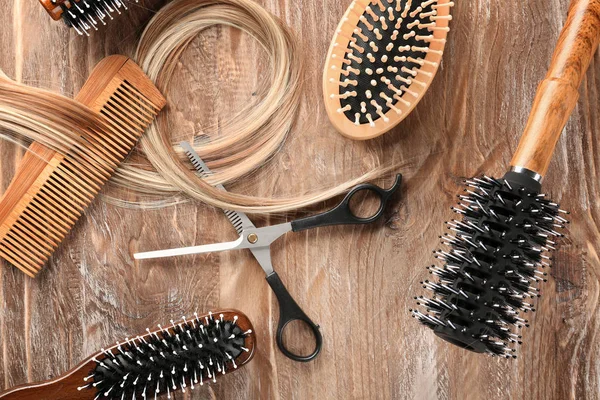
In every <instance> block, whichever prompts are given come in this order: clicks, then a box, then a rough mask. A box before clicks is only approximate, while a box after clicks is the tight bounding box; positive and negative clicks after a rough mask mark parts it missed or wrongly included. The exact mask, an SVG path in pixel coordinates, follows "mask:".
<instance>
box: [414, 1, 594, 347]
mask: <svg viewBox="0 0 600 400" xmlns="http://www.w3.org/2000/svg"><path fill="white" fill-rule="evenodd" d="M599 41H600V0H572V2H571V6H570V8H569V15H568V19H567V22H566V25H565V27H564V28H563V30H562V32H561V34H560V38H559V40H558V44H557V47H556V49H555V51H554V56H553V58H552V63H551V65H550V69H549V71H548V74H547V75H546V78H545V79H544V80H543V81H542V83H541V84H540V86H539V88H538V91H537V94H536V97H535V101H534V103H533V107H532V111H531V114H530V116H529V121H528V122H527V126H526V128H525V132H524V133H523V136H522V138H521V141H520V143H519V146H518V149H517V151H516V153H515V155H514V157H513V159H512V161H511V169H510V171H509V172H508V173H506V174H505V175H504V177H503V178H502V179H494V178H491V177H488V176H483V177H480V178H474V179H472V180H468V181H466V184H467V189H466V190H465V194H464V195H461V196H459V198H460V204H459V207H456V208H453V209H454V211H455V212H456V213H458V214H460V215H462V219H461V220H453V221H450V222H448V223H447V224H448V228H449V229H450V230H451V231H453V232H452V234H445V235H444V236H442V243H443V244H444V245H446V246H448V247H449V249H448V250H437V251H435V252H434V253H435V256H436V258H438V259H440V260H442V262H443V263H444V265H443V266H442V267H438V266H431V267H429V271H430V273H431V274H432V275H435V276H437V278H439V279H438V280H437V281H435V282H433V281H429V280H426V281H424V282H423V286H424V287H425V288H427V289H430V290H432V291H433V293H434V297H433V298H424V297H419V298H417V301H418V304H419V305H420V306H422V307H424V308H425V309H426V312H422V311H419V310H411V312H412V313H413V316H414V317H416V318H417V319H419V320H420V321H421V322H422V323H423V324H425V325H426V326H429V327H430V328H431V329H433V330H434V332H435V333H436V334H437V335H438V336H440V337H442V338H443V339H445V340H447V341H449V342H450V343H453V344H455V345H458V346H461V347H463V348H466V349H469V350H472V351H475V352H480V353H490V354H492V355H499V356H505V357H515V355H514V354H515V352H516V350H515V348H514V345H515V344H520V342H521V340H520V336H519V334H518V332H517V331H518V329H519V328H521V327H523V326H527V325H528V322H527V320H525V319H524V318H523V317H522V315H521V314H522V313H526V312H529V311H534V305H533V303H532V302H531V299H533V298H534V297H538V296H539V291H538V289H537V288H535V287H534V286H535V284H536V283H537V282H540V281H544V280H545V279H544V276H545V275H546V273H544V272H543V271H542V269H543V268H545V267H548V266H549V261H550V260H551V259H550V257H549V253H550V252H551V251H553V250H554V245H555V243H554V242H553V239H554V238H556V237H561V236H563V235H562V234H561V233H559V231H560V228H563V227H564V225H565V224H566V223H567V221H566V220H565V219H564V218H563V217H562V216H561V214H562V213H565V212H564V211H562V210H560V209H559V206H558V204H556V203H554V202H552V201H551V200H549V199H547V198H546V197H545V195H543V194H540V189H541V181H542V177H543V176H544V175H545V173H546V171H547V170H548V165H549V164H550V159H551V157H552V153H553V152H554V148H555V147H556V143H557V142H558V139H559V137H560V134H561V132H562V130H563V128H564V126H565V125H566V123H567V120H568V119H569V116H570V115H571V112H572V111H573V109H574V108H575V106H576V104H577V99H578V97H579V95H578V88H579V86H580V85H581V82H582V80H583V77H584V75H585V72H586V70H587V69H588V66H589V64H590V62H591V59H592V57H593V55H594V53H595V51H596V48H597V47H598V42H599Z"/></svg>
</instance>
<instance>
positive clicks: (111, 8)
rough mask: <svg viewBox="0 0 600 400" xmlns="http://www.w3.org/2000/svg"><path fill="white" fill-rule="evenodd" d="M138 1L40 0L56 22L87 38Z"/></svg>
mask: <svg viewBox="0 0 600 400" xmlns="http://www.w3.org/2000/svg"><path fill="white" fill-rule="evenodd" d="M134 1H135V3H138V2H139V0H40V3H42V5H43V6H44V8H45V9H46V11H48V14H50V16H51V17H52V19H54V20H55V21H58V20H59V19H61V18H62V19H63V20H64V21H65V23H66V24H67V25H68V26H70V27H72V28H73V29H75V31H76V32H77V33H78V34H79V35H86V36H89V32H90V31H92V30H95V31H97V30H98V27H99V26H101V25H106V23H107V21H109V20H112V19H114V17H113V15H115V14H116V15H121V14H122V13H123V12H124V11H128V10H129V6H130V5H131V3H133V2H134Z"/></svg>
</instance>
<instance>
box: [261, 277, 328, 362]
mask: <svg viewBox="0 0 600 400" xmlns="http://www.w3.org/2000/svg"><path fill="white" fill-rule="evenodd" d="M267 282H269V286H271V289H273V292H275V296H277V301H278V302H279V325H278V326H277V335H276V340H277V347H279V350H281V352H282V353H283V354H284V355H285V356H286V357H288V358H290V359H292V360H294V361H300V362H307V361H312V360H314V359H315V357H317V355H318V354H319V352H320V351H321V347H323V336H322V335H321V331H320V330H319V325H316V324H315V323H314V322H312V320H311V319H310V318H308V316H307V315H306V314H305V313H304V311H302V309H301V308H300V306H298V304H297V303H296V301H295V300H294V298H293V297H292V296H291V295H290V292H288V290H287V289H286V288H285V285H284V284H283V282H282V281H281V279H280V278H279V275H277V272H273V273H271V274H270V275H267ZM293 321H302V322H304V323H305V324H307V325H308V326H309V327H310V329H311V330H312V333H313V336H314V338H315V349H314V351H313V352H312V354H310V355H308V356H300V355H297V354H294V353H292V352H291V351H289V350H288V349H287V348H286V347H285V344H284V343H283V332H284V331H285V328H286V327H287V326H288V325H289V323H290V322H293Z"/></svg>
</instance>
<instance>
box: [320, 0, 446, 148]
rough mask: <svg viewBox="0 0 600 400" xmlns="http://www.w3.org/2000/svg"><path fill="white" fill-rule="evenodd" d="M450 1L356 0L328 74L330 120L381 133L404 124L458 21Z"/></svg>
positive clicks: (344, 129) (345, 129)
mask: <svg viewBox="0 0 600 400" xmlns="http://www.w3.org/2000/svg"><path fill="white" fill-rule="evenodd" d="M453 5H454V3H453V2H451V1H448V0H355V1H354V2H353V3H352V4H351V5H350V7H349V9H348V12H347V13H346V15H345V16H344V18H343V19H342V22H341V23H340V26H339V27H338V29H337V33H336V36H335V37H334V40H333V42H332V46H331V49H330V51H329V59H328V63H327V65H326V68H325V73H324V89H325V97H326V99H325V101H326V104H327V108H328V113H329V116H330V119H331V120H332V122H333V123H334V125H335V126H336V128H338V130H340V132H341V133H343V134H346V135H349V136H353V137H354V136H356V137H360V138H364V139H366V138H370V137H374V136H377V135H379V134H381V133H383V132H385V131H387V130H389V129H391V128H392V127H393V126H395V125H396V124H398V123H399V122H400V121H401V120H402V119H404V118H405V117H406V116H407V115H408V113H409V112H410V111H411V110H412V109H413V108H414V107H415V105H416V104H417V103H418V102H419V100H420V99H421V97H422V96H423V94H424V93H425V90H426V89H427V87H428V86H429V84H430V83H431V81H432V79H433V77H434V75H435V73H436V71H437V68H438V66H439V62H440V59H441V56H442V54H443V49H444V45H445V43H446V35H447V33H448V31H449V28H448V22H449V20H451V19H452V17H451V15H450V14H449V12H450V7H452V6H453Z"/></svg>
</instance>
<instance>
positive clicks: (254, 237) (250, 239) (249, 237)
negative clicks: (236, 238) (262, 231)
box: [248, 233, 258, 244]
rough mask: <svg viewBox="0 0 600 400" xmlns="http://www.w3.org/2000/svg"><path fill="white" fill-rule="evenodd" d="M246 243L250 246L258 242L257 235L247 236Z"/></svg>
mask: <svg viewBox="0 0 600 400" xmlns="http://www.w3.org/2000/svg"><path fill="white" fill-rule="evenodd" d="M248 241H249V242H250V243H252V244H254V243H256V242H258V235H257V234H256V233H251V234H249V235H248Z"/></svg>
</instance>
